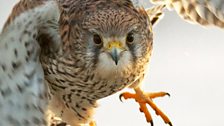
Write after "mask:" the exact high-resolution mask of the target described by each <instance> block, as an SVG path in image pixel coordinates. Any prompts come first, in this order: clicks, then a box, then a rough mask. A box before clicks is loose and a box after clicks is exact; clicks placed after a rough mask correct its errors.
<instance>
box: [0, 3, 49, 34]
mask: <svg viewBox="0 0 224 126" xmlns="http://www.w3.org/2000/svg"><path fill="white" fill-rule="evenodd" d="M44 1H48V0H21V1H19V2H18V3H17V4H16V5H15V6H14V7H13V9H12V12H11V14H10V15H9V17H8V19H7V20H6V22H5V24H4V27H3V30H4V29H5V28H6V27H7V26H8V25H9V24H10V23H11V22H12V21H13V20H14V19H15V17H17V16H18V15H20V14H21V13H23V12H24V11H27V10H29V9H32V8H35V7H37V6H40V5H42V4H43V3H44Z"/></svg>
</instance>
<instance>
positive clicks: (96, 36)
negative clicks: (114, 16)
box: [93, 34, 102, 45]
mask: <svg viewBox="0 0 224 126" xmlns="http://www.w3.org/2000/svg"><path fill="white" fill-rule="evenodd" d="M93 41H94V43H95V44H96V45H101V44H102V39H101V37H100V36H99V35H98V34H95V35H93Z"/></svg>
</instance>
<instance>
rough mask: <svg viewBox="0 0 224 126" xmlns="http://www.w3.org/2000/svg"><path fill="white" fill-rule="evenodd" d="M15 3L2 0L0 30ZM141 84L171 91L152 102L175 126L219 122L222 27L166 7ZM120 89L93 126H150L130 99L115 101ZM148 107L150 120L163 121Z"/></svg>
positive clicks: (223, 84) (223, 101) (223, 81)
mask: <svg viewBox="0 0 224 126" xmlns="http://www.w3.org/2000/svg"><path fill="white" fill-rule="evenodd" d="M16 2H18V0H0V29H2V26H3V23H4V22H5V21H6V18H7V16H8V15H9V13H10V11H11V9H12V7H13V5H14V4H15V3H16ZM144 2H147V0H143V3H144ZM144 5H145V6H147V7H149V6H150V5H149V4H144ZM143 83H144V84H143V88H144V90H145V91H150V92H156V91H166V92H169V93H170V94H171V97H170V98H169V97H164V98H159V99H155V100H154V101H155V103H156V104H157V105H158V107H160V109H161V110H162V111H163V112H164V113H166V114H167V116H168V117H169V118H170V119H171V120H172V123H173V125H174V126H223V125H224V121H223V113H224V30H221V29H219V28H215V27H209V28H204V27H201V26H199V25H192V24H189V23H187V22H184V21H183V20H182V19H181V18H180V17H179V16H177V14H176V12H168V11H166V12H165V16H164V18H163V19H162V20H161V21H160V22H159V23H158V24H157V25H156V26H155V27H154V51H153V55H152V58H151V63H150V66H149V69H148V72H147V76H146V78H145V80H144V82H143ZM124 91H132V90H131V89H126V90H124ZM122 92H123V91H122ZM120 93H121V92H119V93H117V94H115V95H112V96H110V97H107V98H104V99H102V100H101V101H100V102H99V103H100V107H99V109H98V110H97V112H96V116H95V120H96V121H97V126H150V124H148V123H147V122H146V120H145V117H144V115H143V114H142V113H140V112H139V105H138V104H137V103H135V101H134V100H127V101H124V102H123V103H122V102H120V101H119V94H120ZM149 110H150V111H151V114H152V116H153V119H154V125H155V126H165V124H164V122H163V121H162V119H161V118H160V117H158V116H156V114H155V113H154V111H153V110H152V109H151V108H150V107H149Z"/></svg>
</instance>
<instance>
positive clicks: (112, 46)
mask: <svg viewBox="0 0 224 126" xmlns="http://www.w3.org/2000/svg"><path fill="white" fill-rule="evenodd" d="M106 48H107V50H108V51H109V54H110V56H111V58H112V59H113V60H114V62H115V64H116V65H117V64H118V61H119V58H120V53H121V52H122V51H123V50H124V49H123V46H122V43H121V42H119V41H113V42H109V43H108V45H107V47H106Z"/></svg>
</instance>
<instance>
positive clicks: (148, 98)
mask: <svg viewBox="0 0 224 126" xmlns="http://www.w3.org/2000/svg"><path fill="white" fill-rule="evenodd" d="M134 90H135V93H134V94H133V93H129V92H124V93H122V94H121V95H120V100H122V98H124V99H135V101H136V102H138V103H139V105H140V108H139V110H140V111H141V112H143V113H144V114H145V117H146V120H147V122H149V123H151V126H153V120H152V117H151V114H150V113H149V111H148V109H147V107H146V104H149V105H150V106H151V108H152V109H153V110H154V111H155V112H156V114H157V115H159V116H161V118H162V119H163V121H164V122H165V123H166V124H169V125H170V126H172V123H171V121H170V120H169V118H168V117H167V116H166V115H165V114H164V113H163V112H162V111H161V110H160V109H159V108H158V107H157V106H156V104H155V103H153V101H152V99H153V98H158V97H163V96H166V95H168V96H170V94H169V93H166V92H156V93H144V92H143V91H142V90H141V89H140V88H135V89H134Z"/></svg>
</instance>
